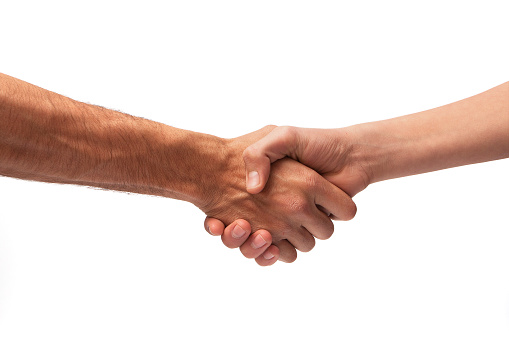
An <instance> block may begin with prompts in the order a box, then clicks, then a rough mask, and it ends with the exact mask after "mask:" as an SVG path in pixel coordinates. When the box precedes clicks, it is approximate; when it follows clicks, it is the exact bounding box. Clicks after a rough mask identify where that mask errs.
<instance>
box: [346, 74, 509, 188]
mask: <svg viewBox="0 0 509 339" xmlns="http://www.w3.org/2000/svg"><path fill="white" fill-rule="evenodd" d="M342 135H348V136H349V138H352V140H353V142H352V145H353V148H352V149H353V151H352V157H353V158H354V159H353V161H358V162H360V163H362V164H364V167H365V168H366V169H367V172H368V174H369V176H370V182H376V181H382V180H386V179H391V178H397V177H402V176H407V175H413V174H419V173H425V172H430V171H436V170H440V169H445V168H450V167H456V166H462V165H467V164H473V163H479V162H485V161H491V160H497V159H502V158H507V157H509V82H508V83H505V84H502V85H500V86H498V87H495V88H493V89H491V90H489V91H486V92H484V93H481V94H478V95H476V96H473V97H470V98H467V99H464V100H461V101H458V102H455V103H452V104H449V105H446V106H442V107H438V108H435V109H431V110H428V111H424V112H420V113H415V114H411V115H407V116H402V117H398V118H394V119H390V120H384V121H377V122H372V123H366V124H361V125H356V126H352V127H348V128H345V129H342Z"/></svg>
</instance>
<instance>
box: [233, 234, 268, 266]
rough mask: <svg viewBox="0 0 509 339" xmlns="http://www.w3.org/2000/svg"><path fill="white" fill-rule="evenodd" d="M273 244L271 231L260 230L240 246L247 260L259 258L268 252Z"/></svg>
mask: <svg viewBox="0 0 509 339" xmlns="http://www.w3.org/2000/svg"><path fill="white" fill-rule="evenodd" d="M271 243H272V235H271V234H270V233H269V231H266V230H258V231H256V232H254V233H253V234H251V236H250V237H249V239H247V240H246V242H244V243H243V244H242V245H241V246H240V251H241V252H242V254H243V255H244V256H245V257H246V258H250V259H253V258H257V257H259V256H260V255H261V254H262V253H264V252H265V250H267V248H268V247H269V246H270V244H271Z"/></svg>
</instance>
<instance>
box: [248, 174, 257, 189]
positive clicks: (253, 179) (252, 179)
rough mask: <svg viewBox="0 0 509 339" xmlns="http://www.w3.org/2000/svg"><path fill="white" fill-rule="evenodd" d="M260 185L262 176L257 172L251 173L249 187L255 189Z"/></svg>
mask: <svg viewBox="0 0 509 339" xmlns="http://www.w3.org/2000/svg"><path fill="white" fill-rule="evenodd" d="M259 184H260V175H259V174H258V172H256V171H252V172H249V173H248V175H247V187H248V188H254V187H256V186H258V185H259Z"/></svg>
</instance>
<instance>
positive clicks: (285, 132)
mask: <svg viewBox="0 0 509 339" xmlns="http://www.w3.org/2000/svg"><path fill="white" fill-rule="evenodd" d="M275 132H277V133H278V134H279V138H280V139H281V140H283V141H284V142H285V143H292V142H293V140H295V136H296V132H297V129H296V128H295V127H293V126H280V127H276V129H275Z"/></svg>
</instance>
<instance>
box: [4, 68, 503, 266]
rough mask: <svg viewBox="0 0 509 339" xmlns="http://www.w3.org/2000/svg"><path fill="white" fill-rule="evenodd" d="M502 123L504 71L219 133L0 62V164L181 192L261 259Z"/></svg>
mask: <svg viewBox="0 0 509 339" xmlns="http://www.w3.org/2000/svg"><path fill="white" fill-rule="evenodd" d="M508 131H509V82H506V83H504V84H502V85H500V86H497V87H495V88H493V89H491V90H488V91H486V92H483V93H481V94H478V95H476V96H473V97H470V98H467V99H464V100H461V101H458V102H455V103H452V104H448V105H445V106H442V107H438V108H434V109H431V110H428V111H424V112H420V113H415V114H410V115H405V116H401V117H397V118H393V119H389V120H384V121H376V122H370V123H365V124H360V125H355V126H350V127H344V128H338V129H305V128H295V127H275V126H267V127H265V128H262V129H261V130H258V131H256V132H253V133H250V134H247V135H244V136H241V137H238V138H234V139H222V138H218V137H215V136H212V135H207V134H202V133H195V132H191V131H186V130H181V129H178V128H174V127H171V126H168V125H165V124H162V123H158V122H154V121H150V120H147V119H143V118H138V117H133V116H130V115H127V114H124V113H121V112H117V111H113V110H109V109H106V108H103V107H99V106H94V105H90V104H85V103H82V102H78V101H75V100H72V99H70V98H67V97H64V96H61V95H59V94H56V93H53V92H50V91H47V90H44V89H42V88H39V87H37V86H34V85H31V84H28V83H26V82H23V81H21V80H18V79H15V78H12V77H9V76H7V75H3V74H0V175H4V176H10V177H15V178H20V179H26V180H37V181H44V182H52V183H62V184H75V185H85V186H94V187H101V188H105V189H112V190H118V191H127V192H135V193H141V194H150V195H158V196H163V197H168V198H173V199H180V200H185V201H189V202H191V203H193V204H194V205H196V206H197V207H198V208H200V209H201V210H202V211H203V212H205V214H206V215H207V216H208V217H207V219H206V220H205V228H206V229H207V230H208V232H209V233H211V234H213V235H222V239H223V243H224V244H225V245H226V246H228V247H232V248H234V247H240V249H241V251H242V253H243V254H244V256H246V257H248V258H255V259H256V262H257V263H258V264H260V265H263V266H267V265H272V264H273V263H275V262H276V261H277V260H278V259H279V260H281V261H284V262H292V261H294V260H295V259H296V258H297V250H299V251H302V252H307V251H310V250H311V249H312V248H313V247H314V245H315V238H317V239H327V238H329V237H330V236H331V235H332V233H333V232H334V225H333V222H332V220H349V219H352V218H353V217H354V216H355V213H356V205H355V204H354V202H353V201H352V197H353V196H355V194H357V193H359V192H360V191H362V190H364V189H365V188H366V187H367V186H368V185H370V184H372V183H374V182H378V181H382V180H387V179H393V178H398V177H402V176H408V175H414V174H419V173H425V172H430V171H436V170H440V169H445V168H450V167H455V166H462V165H467V164H473V163H478V162H484V161H490V160H497V159H502V158H507V157H509V133H508ZM225 226H227V227H225Z"/></svg>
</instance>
